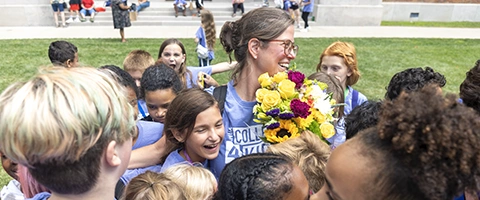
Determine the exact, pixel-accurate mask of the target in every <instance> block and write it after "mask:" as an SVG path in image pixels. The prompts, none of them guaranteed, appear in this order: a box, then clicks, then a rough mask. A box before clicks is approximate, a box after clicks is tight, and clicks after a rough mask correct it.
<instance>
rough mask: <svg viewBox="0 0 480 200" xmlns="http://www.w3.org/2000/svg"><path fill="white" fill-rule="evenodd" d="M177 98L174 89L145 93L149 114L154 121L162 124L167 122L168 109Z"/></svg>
mask: <svg viewBox="0 0 480 200" xmlns="http://www.w3.org/2000/svg"><path fill="white" fill-rule="evenodd" d="M176 96H177V95H176V94H175V93H174V92H173V90H172V88H168V89H164V90H155V91H147V92H146V93H145V103H146V104H147V110H148V113H149V114H150V116H151V117H152V118H153V121H156V122H160V123H162V124H163V123H164V122H165V114H166V113H167V108H168V106H169V105H170V103H171V102H172V101H173V99H175V97H176Z"/></svg>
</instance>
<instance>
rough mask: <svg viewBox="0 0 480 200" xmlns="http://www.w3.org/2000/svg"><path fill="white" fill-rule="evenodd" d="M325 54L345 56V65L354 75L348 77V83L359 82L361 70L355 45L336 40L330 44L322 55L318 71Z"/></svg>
mask: <svg viewBox="0 0 480 200" xmlns="http://www.w3.org/2000/svg"><path fill="white" fill-rule="evenodd" d="M325 56H338V57H341V58H343V61H344V62H345V65H347V67H348V69H349V70H350V71H351V72H352V75H350V76H349V77H347V80H346V85H347V86H351V85H355V83H357V81H358V79H359V78H360V71H358V62H357V52H356V51H355V46H353V44H352V43H349V42H340V41H337V42H334V43H332V44H331V45H330V46H328V47H327V48H326V49H325V50H324V51H323V53H322V55H320V62H319V63H318V65H317V72H318V71H320V70H321V65H322V59H323V57H325Z"/></svg>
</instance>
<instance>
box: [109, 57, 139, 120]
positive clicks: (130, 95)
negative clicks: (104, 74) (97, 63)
mask: <svg viewBox="0 0 480 200" xmlns="http://www.w3.org/2000/svg"><path fill="white" fill-rule="evenodd" d="M100 70H108V72H109V73H113V74H112V76H113V78H114V79H115V80H116V81H117V82H118V83H119V84H120V85H121V86H123V87H125V88H126V90H127V91H126V96H127V100H128V103H129V104H130V105H131V106H132V107H133V109H134V112H135V116H137V115H138V104H137V99H138V96H139V91H138V87H137V85H136V84H135V80H133V78H132V76H130V74H128V73H127V72H126V71H124V70H123V69H120V67H117V66H115V65H105V66H102V67H100Z"/></svg>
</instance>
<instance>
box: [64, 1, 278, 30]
mask: <svg viewBox="0 0 480 200" xmlns="http://www.w3.org/2000/svg"><path fill="white" fill-rule="evenodd" d="M247 1H248V0H247ZM187 2H188V1H187ZM204 5H205V9H208V10H210V11H211V12H212V13H213V16H214V18H215V25H216V26H222V25H223V24H224V23H225V22H226V21H232V20H236V19H239V18H240V17H241V11H240V10H237V16H236V17H232V13H233V7H232V4H231V1H223V2H211V1H204ZM270 5H273V2H271V3H270ZM261 6H262V2H261V1H252V0H250V1H248V2H245V3H244V7H245V12H248V11H250V10H252V9H255V8H258V7H261ZM196 13H197V10H196V8H195V2H193V10H192V11H190V10H188V7H187V12H186V14H187V16H183V14H182V13H181V12H180V13H179V16H178V17H175V11H174V9H173V2H172V1H158V0H153V1H152V0H150V7H148V8H146V9H144V10H143V11H141V12H140V13H138V15H137V21H132V26H198V25H200V17H197V16H195V14H196ZM65 14H66V18H67V19H68V17H67V16H70V15H69V13H68V12H65ZM88 19H89V17H88V16H87V21H86V22H73V23H70V24H69V26H112V25H113V19H112V11H111V8H110V7H107V8H106V11H105V12H101V13H97V15H96V16H95V22H94V23H91V22H90V21H89V20H88Z"/></svg>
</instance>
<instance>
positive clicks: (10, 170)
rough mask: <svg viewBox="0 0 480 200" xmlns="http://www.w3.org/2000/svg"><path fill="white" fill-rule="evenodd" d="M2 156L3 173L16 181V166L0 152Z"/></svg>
mask: <svg viewBox="0 0 480 200" xmlns="http://www.w3.org/2000/svg"><path fill="white" fill-rule="evenodd" d="M0 155H1V156H2V166H3V169H4V170H5V172H7V174H8V175H9V176H11V177H12V178H14V179H15V180H18V172H17V168H18V167H17V166H18V164H17V163H15V162H13V161H12V160H10V159H9V158H7V156H5V155H4V154H3V153H1V152H0Z"/></svg>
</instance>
